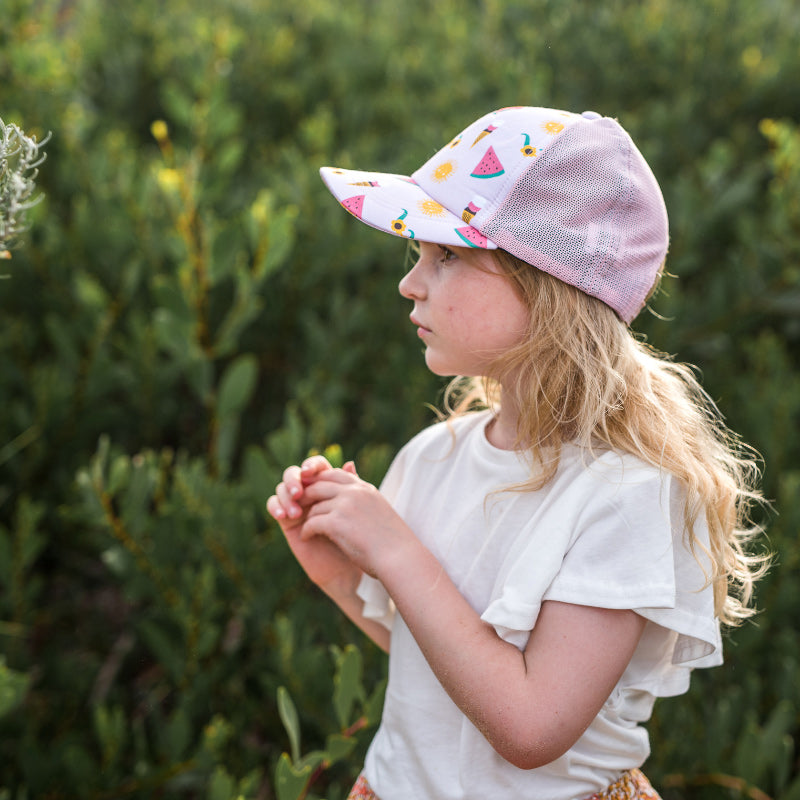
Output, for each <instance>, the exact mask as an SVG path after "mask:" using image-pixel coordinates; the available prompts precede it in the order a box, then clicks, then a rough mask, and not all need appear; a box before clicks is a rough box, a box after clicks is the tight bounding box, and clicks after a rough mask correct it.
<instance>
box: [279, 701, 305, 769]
mask: <svg viewBox="0 0 800 800" xmlns="http://www.w3.org/2000/svg"><path fill="white" fill-rule="evenodd" d="M278 714H279V715H280V718H281V722H282V723H283V727H284V728H285V729H286V733H287V735H288V736H289V747H290V749H291V751H292V761H293V762H296V761H298V759H299V758H300V720H299V718H298V716H297V709H296V708H295V705H294V703H293V702H292V698H291V695H290V694H289V690H288V689H287V688H286V687H285V686H279V687H278Z"/></svg>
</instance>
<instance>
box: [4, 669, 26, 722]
mask: <svg viewBox="0 0 800 800" xmlns="http://www.w3.org/2000/svg"><path fill="white" fill-rule="evenodd" d="M29 685H30V677H29V676H28V675H26V674H25V673H24V672H17V671H16V670H13V669H9V668H8V667H7V666H6V660H5V657H4V656H0V717H2V716H4V715H6V714H8V713H9V712H10V711H13V710H14V709H15V708H16V707H17V706H18V705H19V704H20V703H21V702H22V701H23V699H24V698H25V692H27V691H28V686H29Z"/></svg>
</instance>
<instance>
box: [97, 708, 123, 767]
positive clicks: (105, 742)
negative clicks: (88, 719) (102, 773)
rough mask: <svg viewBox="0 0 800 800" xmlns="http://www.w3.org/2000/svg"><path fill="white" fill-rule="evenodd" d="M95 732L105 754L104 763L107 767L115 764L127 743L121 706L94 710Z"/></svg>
mask: <svg viewBox="0 0 800 800" xmlns="http://www.w3.org/2000/svg"><path fill="white" fill-rule="evenodd" d="M94 730H95V735H96V736H97V740H98V742H99V743H100V749H101V750H102V752H103V762H104V763H105V765H106V766H110V765H112V764H114V763H115V762H116V761H117V759H118V758H119V755H120V753H121V752H122V747H123V745H124V743H125V738H126V733H127V731H126V720H125V712H124V711H123V710H122V708H120V707H119V706H113V707H112V708H107V707H106V706H102V705H100V706H97V707H96V708H95V709H94Z"/></svg>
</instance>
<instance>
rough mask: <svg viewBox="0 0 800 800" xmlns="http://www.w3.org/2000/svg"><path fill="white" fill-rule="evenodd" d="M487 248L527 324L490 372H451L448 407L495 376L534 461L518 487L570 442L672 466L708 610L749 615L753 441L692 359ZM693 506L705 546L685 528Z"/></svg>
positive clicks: (484, 394)
mask: <svg viewBox="0 0 800 800" xmlns="http://www.w3.org/2000/svg"><path fill="white" fill-rule="evenodd" d="M493 254H494V256H495V260H496V261H497V263H498V264H499V265H500V267H501V268H502V270H503V271H504V272H505V273H506V275H507V276H508V279H509V280H511V281H512V284H513V285H514V286H515V288H516V289H517V291H518V292H519V294H520V296H521V297H522V299H523V300H524V302H525V303H526V305H527V307H528V309H530V322H529V327H528V331H527V335H526V336H525V337H524V340H523V341H522V342H521V343H520V344H519V345H518V346H517V347H516V348H514V349H513V350H511V351H510V352H508V353H505V354H503V355H502V356H501V357H500V358H499V359H498V360H497V361H496V362H495V368H494V369H493V370H492V374H493V375H494V376H496V377H495V378H493V379H487V378H484V379H465V378H456V379H455V380H454V381H453V382H451V384H450V386H449V387H448V391H447V393H446V407H447V410H448V413H450V414H460V413H465V412H466V411H468V410H470V409H473V408H475V406H476V404H477V405H484V406H486V405H488V406H492V405H495V404H497V403H498V402H499V398H500V387H501V384H502V387H503V390H504V391H505V392H506V393H510V394H511V396H512V397H513V399H514V402H515V403H516V404H517V406H518V409H519V420H518V427H517V447H518V449H521V450H525V451H526V452H527V453H528V455H529V456H530V459H531V462H532V472H531V479H530V481H528V482H526V483H525V484H524V486H523V487H522V488H526V489H537V488H541V487H542V486H544V485H545V484H546V483H547V482H548V481H549V480H550V479H551V478H552V477H553V476H554V474H555V472H556V469H557V468H558V454H559V453H560V450H561V446H562V445H564V444H566V443H568V442H571V443H575V444H578V445H580V446H584V447H588V448H590V449H597V448H601V449H602V448H613V449H615V450H619V451H622V452H627V453H632V454H633V455H635V456H638V457H639V458H641V459H642V460H643V461H645V462H647V463H649V464H652V465H654V466H656V467H658V468H661V469H664V470H666V471H668V472H669V473H671V474H672V475H674V476H675V477H677V478H678V480H679V481H680V482H681V484H682V485H683V487H684V488H685V491H686V506H685V512H684V513H685V523H686V528H687V531H688V533H689V537H690V538H689V541H690V545H691V547H692V549H693V550H695V549H696V548H697V547H698V546H699V547H701V548H702V549H703V550H706V551H707V554H708V556H709V557H710V561H711V570H712V571H711V574H710V575H709V576H708V579H709V582H710V583H711V584H712V585H713V587H714V600H715V607H716V612H717V615H718V616H719V618H720V620H721V621H723V622H725V623H727V624H729V625H735V624H738V623H739V622H741V620H742V619H744V618H746V617H748V616H750V615H751V614H752V613H754V612H753V610H752V609H751V608H750V607H749V605H748V604H749V602H750V600H751V596H752V591H753V585H754V583H755V581H756V580H757V578H759V577H760V576H761V575H762V574H763V572H764V571H765V570H766V568H767V560H768V559H767V558H766V557H765V556H764V555H752V554H749V553H748V552H747V550H746V544H747V542H748V541H749V540H750V539H752V538H753V536H754V535H756V534H757V533H759V532H760V528H759V527H758V526H756V525H755V524H754V523H753V521H752V518H751V512H752V508H753V506H754V505H755V504H758V503H760V502H761V496H760V494H759V492H758V490H757V488H756V487H757V483H758V479H759V477H760V474H759V469H758V463H757V458H756V454H755V453H754V451H752V450H751V449H750V448H748V447H747V446H745V445H744V444H743V443H742V442H741V441H740V440H739V439H738V438H737V437H736V436H735V435H734V434H733V433H732V432H731V431H729V430H728V429H727V428H726V426H725V425H724V423H723V421H722V418H721V416H720V414H719V412H718V410H717V408H716V406H715V405H714V403H713V402H712V401H711V399H710V398H709V397H708V395H707V394H706V393H705V391H704V390H703V389H702V387H701V386H700V384H699V383H698V381H697V379H696V378H695V376H694V374H693V372H692V369H691V368H690V367H688V366H687V365H685V364H679V363H675V362H673V361H671V360H670V359H669V358H668V357H666V356H665V355H663V354H661V353H659V352H657V351H655V350H653V349H652V348H651V347H649V346H647V345H646V344H644V343H643V342H641V341H638V340H637V339H636V338H635V337H634V336H633V335H632V333H631V332H630V330H629V329H628V328H627V326H626V325H625V324H624V323H623V322H622V321H621V320H620V319H619V318H618V317H617V315H616V314H615V313H614V311H612V310H611V309H610V308H609V307H608V306H606V305H605V304H604V303H602V302H601V301H599V300H597V299H595V298H594V297H590V296H589V295H586V294H584V293H583V292H581V291H579V290H578V289H576V288H574V287H573V286H570V285H568V284H566V283H563V282H562V281H560V280H558V279H557V278H554V277H552V276H551V275H548V274H547V273H544V272H542V271H540V270H537V269H535V268H534V267H531V266H530V265H529V264H526V263H525V262H523V261H520V260H519V259H517V258H515V257H514V256H512V255H510V254H509V253H506V252H505V251H502V250H497V251H493ZM509 376H514V377H513V380H511V379H510V378H509ZM553 454H555V457H554V456H553ZM701 515H705V518H706V520H707V523H708V528H709V534H710V545H709V547H708V548H706V547H705V546H704V545H703V544H702V543H700V542H699V541H698V540H697V538H696V537H695V535H694V525H695V522H696V520H697V519H698V518H699V517H700V516H701Z"/></svg>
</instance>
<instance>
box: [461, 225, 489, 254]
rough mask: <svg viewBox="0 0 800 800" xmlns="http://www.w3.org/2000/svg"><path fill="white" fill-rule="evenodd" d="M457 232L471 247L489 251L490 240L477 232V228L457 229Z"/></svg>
mask: <svg viewBox="0 0 800 800" xmlns="http://www.w3.org/2000/svg"><path fill="white" fill-rule="evenodd" d="M455 231H456V233H457V234H458V235H459V236H460V237H461V238H462V239H463V240H464V241H465V242H466V243H467V244H468V245H469V246H470V247H482V248H483V249H484V250H486V249H488V247H487V246H488V244H489V240H488V239H487V238H486V237H485V236H484V235H483V234H482V233H479V232H478V231H476V230H475V228H472V227H470V226H469V225H467V227H466V228H456V229H455Z"/></svg>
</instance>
